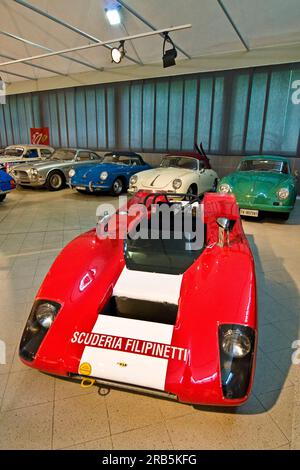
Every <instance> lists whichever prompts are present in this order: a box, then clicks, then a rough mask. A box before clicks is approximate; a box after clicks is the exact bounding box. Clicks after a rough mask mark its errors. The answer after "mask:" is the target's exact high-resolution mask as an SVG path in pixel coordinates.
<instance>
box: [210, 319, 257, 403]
mask: <svg viewBox="0 0 300 470" xmlns="http://www.w3.org/2000/svg"><path fill="white" fill-rule="evenodd" d="M219 351H220V368H221V382H222V391H223V396H224V397H225V398H227V399H232V400H233V399H237V398H244V397H246V395H247V393H248V389H249V385H250V381H251V375H252V366H253V360H254V352H255V331H254V330H253V329H252V328H250V327H249V326H244V325H235V324H230V325H228V324H227V325H220V326H219Z"/></svg>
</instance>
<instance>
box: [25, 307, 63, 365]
mask: <svg viewBox="0 0 300 470" xmlns="http://www.w3.org/2000/svg"><path fill="white" fill-rule="evenodd" d="M60 308H61V305H60V304H59V303H57V302H53V301H52V300H37V301H36V302H35V303H34V304H33V307H32V310H31V312H30V315H29V318H28V320H27V323H26V326H25V329H24V332H23V335H22V338H21V343H20V348H19V354H20V357H21V358H22V359H25V360H26V361H29V362H31V361H33V360H34V358H35V356H36V353H37V352H38V349H39V347H40V346H41V344H42V341H43V339H44V338H45V336H46V334H47V332H48V331H49V329H50V327H51V325H52V323H53V322H54V320H55V317H56V315H57V314H58V312H59V310H60Z"/></svg>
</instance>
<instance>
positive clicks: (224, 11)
mask: <svg viewBox="0 0 300 470" xmlns="http://www.w3.org/2000/svg"><path fill="white" fill-rule="evenodd" d="M217 2H218V4H219V5H220V7H221V8H222V10H223V13H224V14H225V16H226V18H227V19H228V21H229V23H230V24H231V26H232V27H233V29H234V31H235V32H236V34H237V36H238V37H239V39H240V41H241V43H242V44H243V46H244V48H245V49H246V51H248V52H250V47H249V46H248V44H247V43H246V41H245V39H244V38H243V36H242V34H241V32H240V30H239V29H238V27H237V26H236V24H235V22H234V21H233V19H232V17H231V15H230V13H229V12H228V10H227V8H226V7H225V5H224V3H223V1H222V0H217Z"/></svg>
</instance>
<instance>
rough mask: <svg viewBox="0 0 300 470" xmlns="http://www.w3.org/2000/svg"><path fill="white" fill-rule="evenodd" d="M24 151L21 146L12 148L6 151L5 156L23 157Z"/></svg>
mask: <svg viewBox="0 0 300 470" xmlns="http://www.w3.org/2000/svg"><path fill="white" fill-rule="evenodd" d="M23 152H24V149H23V148H21V147H18V148H10V149H6V150H5V151H4V156H5V157H22V155H23Z"/></svg>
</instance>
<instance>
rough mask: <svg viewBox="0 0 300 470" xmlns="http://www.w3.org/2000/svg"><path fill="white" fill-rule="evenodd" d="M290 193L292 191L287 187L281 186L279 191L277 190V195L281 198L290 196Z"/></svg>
mask: <svg viewBox="0 0 300 470" xmlns="http://www.w3.org/2000/svg"><path fill="white" fill-rule="evenodd" d="M289 195H290V192H289V190H288V189H286V188H281V189H279V191H277V196H278V197H279V199H281V200H285V199H287V198H288V197H289Z"/></svg>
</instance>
